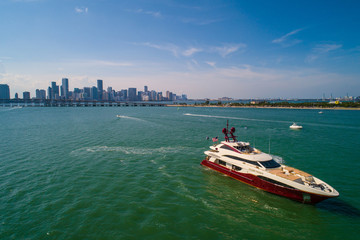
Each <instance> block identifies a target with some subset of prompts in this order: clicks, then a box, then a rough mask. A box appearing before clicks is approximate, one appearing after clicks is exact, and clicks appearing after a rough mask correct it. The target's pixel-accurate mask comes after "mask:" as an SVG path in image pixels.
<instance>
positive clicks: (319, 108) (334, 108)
mask: <svg viewBox="0 0 360 240" xmlns="http://www.w3.org/2000/svg"><path fill="white" fill-rule="evenodd" d="M166 107H209V108H211V107H213V108H262V109H266V108H268V109H313V110H360V108H353V107H348V108H347V107H332V108H330V107H325V108H321V107H271V106H223V105H221V106H218V105H181V104H168V105H166Z"/></svg>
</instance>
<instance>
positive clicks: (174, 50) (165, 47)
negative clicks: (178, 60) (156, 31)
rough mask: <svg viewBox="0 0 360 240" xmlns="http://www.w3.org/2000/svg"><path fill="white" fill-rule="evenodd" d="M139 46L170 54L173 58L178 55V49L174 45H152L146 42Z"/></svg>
mask: <svg viewBox="0 0 360 240" xmlns="http://www.w3.org/2000/svg"><path fill="white" fill-rule="evenodd" d="M141 45H143V46H147V47H151V48H155V49H159V50H164V51H168V52H171V53H172V54H173V55H174V56H175V57H177V56H178V55H179V53H178V52H179V47H178V46H176V45H174V44H170V43H166V44H163V45H159V44H153V43H149V42H147V43H141Z"/></svg>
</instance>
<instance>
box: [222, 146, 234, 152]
mask: <svg viewBox="0 0 360 240" xmlns="http://www.w3.org/2000/svg"><path fill="white" fill-rule="evenodd" d="M221 148H223V149H226V150H230V151H234V149H232V148H231V147H229V146H227V145H222V146H221Z"/></svg>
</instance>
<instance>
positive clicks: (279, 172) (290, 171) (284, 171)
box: [269, 167, 312, 181]
mask: <svg viewBox="0 0 360 240" xmlns="http://www.w3.org/2000/svg"><path fill="white" fill-rule="evenodd" d="M269 173H272V174H274V175H276V176H278V177H282V178H285V179H288V180H291V181H294V180H296V179H298V178H301V176H303V177H304V178H306V177H311V176H312V175H310V174H308V173H306V172H304V171H301V170H299V169H296V168H292V167H281V168H277V169H273V170H269Z"/></svg>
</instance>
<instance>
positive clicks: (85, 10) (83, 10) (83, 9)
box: [75, 7, 89, 13]
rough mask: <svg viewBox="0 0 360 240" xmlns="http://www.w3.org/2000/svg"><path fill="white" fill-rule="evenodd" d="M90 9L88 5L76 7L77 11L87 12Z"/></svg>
mask: <svg viewBox="0 0 360 240" xmlns="http://www.w3.org/2000/svg"><path fill="white" fill-rule="evenodd" d="M88 10H89V9H88V8H87V7H75V12H77V13H87V12H88Z"/></svg>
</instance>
